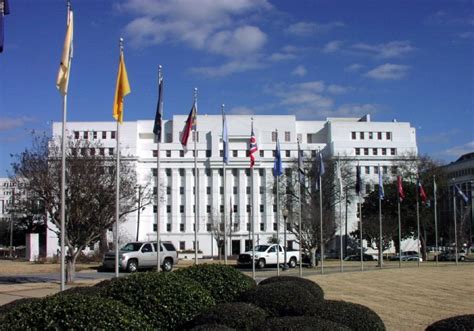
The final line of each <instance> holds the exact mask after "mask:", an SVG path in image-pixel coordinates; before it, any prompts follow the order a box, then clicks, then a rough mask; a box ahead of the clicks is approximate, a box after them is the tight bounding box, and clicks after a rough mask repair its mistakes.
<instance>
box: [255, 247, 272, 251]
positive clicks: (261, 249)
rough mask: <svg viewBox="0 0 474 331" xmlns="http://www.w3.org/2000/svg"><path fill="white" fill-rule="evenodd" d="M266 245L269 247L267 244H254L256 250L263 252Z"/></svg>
mask: <svg viewBox="0 0 474 331" xmlns="http://www.w3.org/2000/svg"><path fill="white" fill-rule="evenodd" d="M268 247H270V246H269V245H257V246H255V251H256V252H265V251H266V250H267V249H268Z"/></svg>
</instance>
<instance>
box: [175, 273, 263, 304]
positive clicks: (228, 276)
mask: <svg viewBox="0 0 474 331" xmlns="http://www.w3.org/2000/svg"><path fill="white" fill-rule="evenodd" d="M176 273H178V274H180V275H182V276H185V277H188V278H191V279H193V280H194V281H196V282H198V283H199V284H200V285H201V286H202V287H204V288H205V289H207V290H208V291H209V292H210V293H211V295H212V297H213V298H214V300H215V301H216V303H222V302H230V301H234V300H236V299H237V298H238V297H239V296H240V295H241V294H242V293H243V292H245V291H248V290H250V289H252V288H254V287H255V286H256V283H255V281H254V280H253V279H252V278H250V277H249V276H246V275H244V274H243V273H242V272H240V271H238V270H236V269H235V268H234V267H231V266H227V265H223V264H198V265H194V266H191V267H188V268H184V269H180V270H178V271H176Z"/></svg>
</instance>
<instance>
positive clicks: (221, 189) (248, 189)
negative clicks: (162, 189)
mask: <svg viewBox="0 0 474 331" xmlns="http://www.w3.org/2000/svg"><path fill="white" fill-rule="evenodd" d="M275 190H276V189H275ZM156 192H157V189H156V186H155V187H153V194H154V195H156ZM232 192H233V194H238V187H237V186H234V187H233V190H232ZM245 192H246V193H247V194H250V193H251V187H250V186H247V187H246V190H245ZM259 192H260V194H264V193H265V186H260V187H259ZM219 193H220V194H224V187H223V186H221V187H219ZM275 193H276V192H275ZM166 194H167V195H170V194H171V186H167V187H166ZM179 194H180V195H184V186H180V187H179ZM193 194H196V188H195V187H194V186H193ZM206 194H208V195H210V194H211V187H210V186H207V187H206Z"/></svg>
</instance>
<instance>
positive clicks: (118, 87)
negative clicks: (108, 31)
mask: <svg viewBox="0 0 474 331" xmlns="http://www.w3.org/2000/svg"><path fill="white" fill-rule="evenodd" d="M130 91H131V90H130V84H129V83H128V75H127V68H125V60H124V58H123V53H122V52H121V53H120V60H119V67H118V74H117V83H116V84H115V97H114V109H113V116H114V118H115V119H116V120H117V121H119V122H120V123H122V122H123V98H124V97H125V96H126V95H127V94H129V93H130Z"/></svg>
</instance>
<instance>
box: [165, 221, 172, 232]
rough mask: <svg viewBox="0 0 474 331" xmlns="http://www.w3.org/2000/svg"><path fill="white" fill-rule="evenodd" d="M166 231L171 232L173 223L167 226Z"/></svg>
mask: <svg viewBox="0 0 474 331" xmlns="http://www.w3.org/2000/svg"><path fill="white" fill-rule="evenodd" d="M166 231H167V232H171V223H167V224H166Z"/></svg>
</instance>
